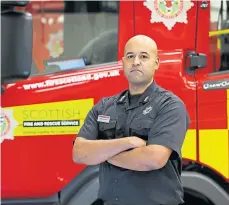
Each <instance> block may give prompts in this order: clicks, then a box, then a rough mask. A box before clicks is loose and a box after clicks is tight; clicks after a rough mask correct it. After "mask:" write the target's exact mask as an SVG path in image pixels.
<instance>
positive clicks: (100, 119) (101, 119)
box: [97, 115, 111, 123]
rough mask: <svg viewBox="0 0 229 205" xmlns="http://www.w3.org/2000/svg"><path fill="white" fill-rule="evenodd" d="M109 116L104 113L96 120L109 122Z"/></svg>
mask: <svg viewBox="0 0 229 205" xmlns="http://www.w3.org/2000/svg"><path fill="white" fill-rule="evenodd" d="M110 118H111V117H110V116H106V115H99V116H98V119H97V121H98V122H105V123H109V122H110Z"/></svg>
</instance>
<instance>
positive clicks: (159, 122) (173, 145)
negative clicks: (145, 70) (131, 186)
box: [108, 100, 189, 171]
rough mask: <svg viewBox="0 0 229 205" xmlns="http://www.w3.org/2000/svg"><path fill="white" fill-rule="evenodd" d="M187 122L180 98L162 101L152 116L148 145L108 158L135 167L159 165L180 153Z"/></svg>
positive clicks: (123, 165) (141, 169)
mask: <svg viewBox="0 0 229 205" xmlns="http://www.w3.org/2000/svg"><path fill="white" fill-rule="evenodd" d="M188 126H189V117H188V114H187V112H186V108H185V106H184V104H183V103H182V102H180V101H174V100H173V101H167V102H166V103H164V104H163V105H162V106H161V108H160V110H159V114H158V116H157V117H156V118H155V119H154V122H153V127H152V128H151V130H150V133H149V136H148V141H147V146H145V147H141V148H135V149H133V150H131V151H128V152H123V153H120V154H118V155H116V156H114V157H112V158H110V159H108V162H109V163H111V164H113V165H115V166H118V167H122V168H126V169H131V170H136V171H150V170H155V169H160V168H162V167H163V166H165V164H166V163H167V161H168V160H169V159H176V158H177V157H180V156H181V154H180V153H181V147H182V144H183V141H184V138H185V135H186V132H187V129H188Z"/></svg>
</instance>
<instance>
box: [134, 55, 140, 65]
mask: <svg viewBox="0 0 229 205" xmlns="http://www.w3.org/2000/svg"><path fill="white" fill-rule="evenodd" d="M140 63H141V62H140V59H139V57H138V56H135V58H134V61H133V65H134V66H138V65H140Z"/></svg>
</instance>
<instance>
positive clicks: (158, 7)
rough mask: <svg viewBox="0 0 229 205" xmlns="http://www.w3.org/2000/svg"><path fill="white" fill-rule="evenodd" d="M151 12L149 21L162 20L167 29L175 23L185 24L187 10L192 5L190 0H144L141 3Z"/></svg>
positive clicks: (156, 21)
mask: <svg viewBox="0 0 229 205" xmlns="http://www.w3.org/2000/svg"><path fill="white" fill-rule="evenodd" d="M143 5H144V6H146V7H147V8H148V9H149V10H150V11H151V12H152V13H151V20H150V22H151V23H158V22H162V23H163V24H164V25H165V26H166V27H167V28H168V30H171V29H172V27H173V26H174V25H175V24H176V23H177V22H179V23H185V24H187V23H188V21H187V11H188V10H189V9H191V7H192V6H194V3H193V2H191V0H146V1H145V2H144V3H143Z"/></svg>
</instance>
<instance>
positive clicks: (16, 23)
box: [1, 1, 33, 84]
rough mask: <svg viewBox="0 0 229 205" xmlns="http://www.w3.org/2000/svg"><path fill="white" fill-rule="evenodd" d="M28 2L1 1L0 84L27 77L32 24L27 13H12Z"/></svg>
mask: <svg viewBox="0 0 229 205" xmlns="http://www.w3.org/2000/svg"><path fill="white" fill-rule="evenodd" d="M28 3H29V1H1V84H5V83H13V82H16V81H18V80H23V79H26V78H28V77H29V75H30V73H31V65H32V46H33V22H32V15H31V14H30V13H27V12H19V11H14V7H15V6H22V7H24V6H26V5H27V4H28Z"/></svg>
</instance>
